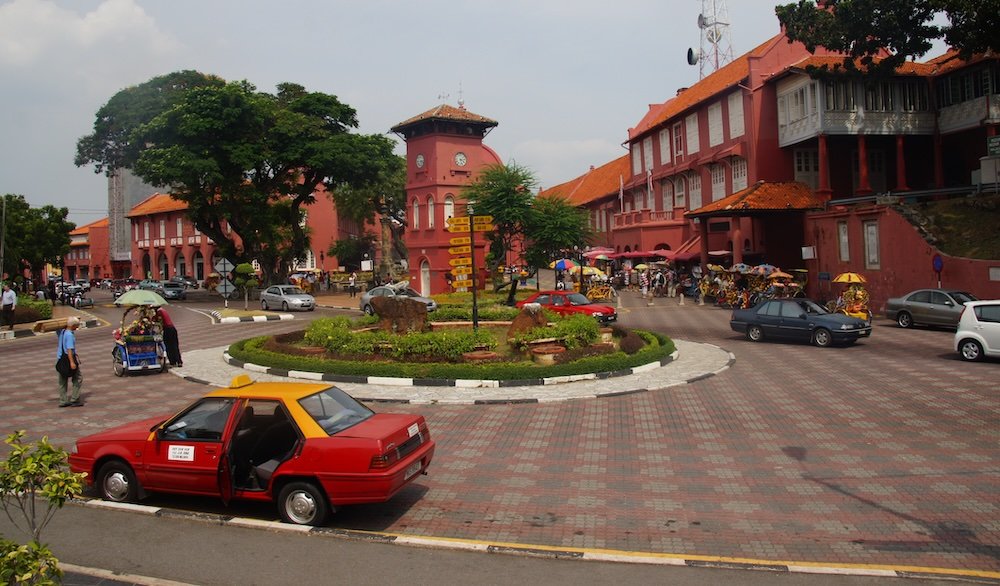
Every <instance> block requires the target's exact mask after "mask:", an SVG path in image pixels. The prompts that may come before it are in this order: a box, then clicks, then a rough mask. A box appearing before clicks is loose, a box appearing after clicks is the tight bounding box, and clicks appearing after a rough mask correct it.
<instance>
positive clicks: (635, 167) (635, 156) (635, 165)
mask: <svg viewBox="0 0 1000 586" xmlns="http://www.w3.org/2000/svg"><path fill="white" fill-rule="evenodd" d="M631 150H632V174H633V175H638V174H640V173H642V152H641V149H640V147H639V143H637V142H634V143H632V149H631Z"/></svg>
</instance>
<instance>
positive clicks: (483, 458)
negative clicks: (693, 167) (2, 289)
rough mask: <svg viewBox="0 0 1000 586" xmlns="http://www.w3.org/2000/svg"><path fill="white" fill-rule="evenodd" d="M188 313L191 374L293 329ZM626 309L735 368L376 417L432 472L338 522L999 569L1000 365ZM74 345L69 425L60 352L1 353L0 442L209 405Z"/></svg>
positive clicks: (94, 344)
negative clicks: (78, 379) (243, 344)
mask: <svg viewBox="0 0 1000 586" xmlns="http://www.w3.org/2000/svg"><path fill="white" fill-rule="evenodd" d="M195 309H198V307H197V306H196V305H194V304H191V305H187V306H185V305H178V306H177V307H172V308H171V315H172V316H173V317H174V321H175V322H177V324H178V327H179V329H180V331H181V343H182V348H183V349H184V350H185V352H192V356H193V352H194V351H195V350H198V349H208V348H217V347H219V346H221V345H223V344H224V343H226V342H228V341H232V340H235V339H238V338H241V337H246V336H250V335H259V334H267V333H277V332H285V331H291V330H294V329H300V328H301V327H303V325H304V320H302V319H300V316H297V318H296V319H295V320H293V321H290V322H280V321H274V322H264V323H252V324H236V325H214V326H211V325H208V324H209V322H208V320H207V318H206V317H205V316H204V315H202V314H201V313H198V312H196V311H195ZM620 311H621V321H622V323H624V324H625V325H634V326H642V327H648V328H652V329H656V330H658V331H663V332H666V333H667V334H669V335H671V336H672V337H675V338H678V339H680V340H687V341H691V342H697V343H707V344H712V345H715V346H718V347H720V348H722V349H723V350H725V351H728V352H732V353H733V354H734V355H735V357H736V359H735V362H734V363H733V364H732V366H731V367H730V368H728V369H725V370H722V371H721V372H719V373H718V374H717V375H715V376H710V377H707V378H704V379H700V380H696V381H694V382H691V383H690V384H683V385H676V386H666V384H660V385H651V386H650V387H649V388H650V390H649V392H644V393H635V394H628V395H624V396H619V397H607V398H599V399H576V400H566V401H557V402H540V403H535V404H490V405H450V404H436V405H427V404H409V405H381V406H380V405H375V408H376V409H377V410H382V411H385V410H392V411H403V412H417V413H421V414H423V415H425V416H426V417H427V419H428V422H429V424H430V427H431V430H432V434H433V435H434V437H435V439H436V441H437V442H438V446H439V447H438V452H437V455H436V457H435V461H434V463H433V464H432V466H431V469H430V475H429V476H427V477H425V478H423V479H421V480H419V481H418V482H417V483H415V484H414V485H411V486H410V487H409V488H407V489H406V490H404V491H403V492H402V493H401V494H400V495H398V497H397V498H395V499H394V500H393V501H391V502H389V503H384V504H380V505H366V506H357V507H347V508H344V509H342V510H340V511H339V512H338V513H337V515H335V517H334V518H333V521H332V523H333V525H334V526H335V527H338V528H344V529H357V530H368V531H391V532H393V533H400V534H406V535H415V536H436V537H445V538H464V539H472V540H489V541H492V542H510V543H519V544H526V545H532V544H534V545H546V546H564V547H579V548H598V549H609V550H616V551H634V552H649V553H670V554H678V555H704V556H721V557H727V558H736V559H754V560H773V561H786V562H816V563H821V564H828V565H852V564H863V565H878V566H892V567H904V568H914V569H918V568H947V569H955V570H978V571H992V572H997V571H1000V502H998V499H997V495H998V494H1000V391H998V385H997V381H998V380H1000V364H998V363H997V362H996V361H993V362H984V363H975V364H967V363H964V362H961V361H960V360H958V359H957V358H956V356H955V355H954V353H953V352H952V351H951V350H950V347H951V338H952V336H953V333H952V332H949V331H945V330H926V329H917V330H902V329H899V328H897V327H895V326H893V325H890V324H889V322H888V321H886V320H876V323H877V325H876V327H875V329H874V334H873V337H872V338H871V339H870V340H865V341H863V342H860V343H858V344H856V345H854V346H851V347H843V348H827V349H821V348H815V347H811V346H806V345H797V344H778V343H761V344H753V343H751V342H748V341H746V340H745V339H743V337H742V336H740V335H738V334H736V333H734V332H731V331H730V330H729V326H728V318H729V312H728V311H725V310H721V309H718V308H713V307H699V306H697V305H694V304H692V303H691V302H690V301H688V303H687V304H686V305H685V306H683V307H681V306H678V305H677V304H676V301H675V300H669V299H657V300H655V302H654V305H653V306H652V307H650V306H647V305H646V303H645V302H644V301H642V300H639V299H636V298H634V297H630V296H628V294H626V296H625V297H624V299H623V307H622V308H621V310H620ZM93 313H95V314H97V315H98V316H103V317H106V318H108V316H113V315H118V314H119V313H118V312H116V311H114V310H107V309H106V308H101V307H98V308H95V310H94V312H93ZM318 313H323V312H322V311H320V312H318ZM301 317H304V318H306V319H311V318H312V317H314V316H313V315H306V316H301ZM79 339H80V345H81V348H82V356H83V359H84V365H85V371H84V374H85V379H86V383H85V392H84V397H85V399H86V401H87V405H86V406H85V407H84V408H82V409H58V408H57V407H56V392H55V380H54V379H55V374H54V373H53V372H52V363H53V362H54V358H55V343H54V338H52V337H51V336H36V337H32V338H27V339H15V340H8V341H4V342H0V372H3V375H4V390H3V394H4V409H3V412H2V413H0V430H2V431H8V430H12V429H18V428H26V429H28V430H30V431H31V434H32V436H39V435H42V434H47V435H49V436H50V438H52V439H53V440H54V441H55V442H57V443H59V444H61V445H64V446H66V447H69V446H71V444H72V441H73V439H74V438H76V437H78V436H80V435H83V434H85V433H89V432H92V431H95V430H98V429H102V428H105V427H106V426H108V425H109V424H110V423H117V422H120V421H126V420H130V419H135V418H139V417H142V416H145V415H153V414H156V413H161V412H162V413H167V412H170V411H172V410H175V409H177V408H180V407H181V406H183V405H184V404H186V403H188V402H190V401H191V400H192V399H193V398H194V397H196V396H198V395H199V394H200V393H202V392H203V391H204V389H205V387H204V386H203V385H200V384H197V383H193V382H190V381H186V380H183V379H181V378H179V377H177V376H171V375H143V376H136V377H128V378H125V379H119V378H116V377H114V376H113V374H112V372H111V364H110V352H111V347H112V345H111V338H110V333H109V330H108V329H107V328H97V329H89V330H81V331H80V333H79ZM683 347H684V346H683V343H682V344H681V345H680V348H681V349H683ZM667 369H669V366H668V367H667ZM709 370H711V369H709ZM220 372H221V370H220ZM664 380H666V379H664ZM202 504H203V503H199V506H200V505H202ZM262 514H263V515H265V516H266V515H269V514H270V513H269V512H264V513H262Z"/></svg>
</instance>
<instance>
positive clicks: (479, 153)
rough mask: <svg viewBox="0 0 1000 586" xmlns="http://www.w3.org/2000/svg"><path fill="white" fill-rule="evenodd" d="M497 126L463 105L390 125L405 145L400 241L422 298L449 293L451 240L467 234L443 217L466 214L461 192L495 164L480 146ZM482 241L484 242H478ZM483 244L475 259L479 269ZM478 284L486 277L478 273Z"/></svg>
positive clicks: (488, 151) (495, 157)
mask: <svg viewBox="0 0 1000 586" xmlns="http://www.w3.org/2000/svg"><path fill="white" fill-rule="evenodd" d="M496 125H497V122H496V121H494V120H490V119H489V118H486V117H484V116H480V115H478V114H473V113H472V112H469V111H468V110H466V109H465V107H464V106H461V105H460V106H459V107H458V108H456V107H453V106H449V105H440V106H438V107H436V108H433V109H431V110H428V111H426V112H424V113H422V114H419V115H417V116H414V117H413V118H410V119H408V120H406V121H404V122H400V123H399V124H397V125H396V126H394V127H392V132H395V133H396V134H398V135H400V136H401V137H402V138H403V140H404V141H406V201H407V208H406V216H407V224H408V225H407V230H406V235H405V243H406V247H407V250H408V251H409V259H408V262H409V277H410V283H411V285H412V286H413V287H414V289H416V290H417V291H419V292H421V293H422V294H424V295H430V294H434V293H443V292H450V291H451V290H452V289H451V287H450V285H449V280H448V277H449V275H450V271H451V268H452V267H451V264H450V261H451V259H452V258H453V255H451V254H450V253H449V248H451V247H452V244H451V239H452V238H455V237H461V236H467V235H468V234H456V233H452V232H449V230H448V218H452V217H455V216H465V215H467V206H466V202H465V200H464V198H463V197H462V195H461V192H462V189H463V188H464V187H465V186H466V185H468V184H469V183H470V182H472V181H473V180H474V179H475V178H476V176H477V174H478V172H479V170H480V169H482V168H483V167H485V166H487V165H496V164H500V163H501V161H500V157H499V156H498V155H497V154H496V152H494V151H493V150H492V149H491V148H489V147H488V146H486V145H484V144H483V138H484V137H485V136H486V134H488V133H489V131H490V130H492V129H493V128H494V127H496ZM483 241H484V242H485V239H483ZM484 251H485V247H484V244H483V242H480V243H476V250H475V256H474V259H475V260H476V265H477V266H479V267H482V266H483V264H484V263H483V254H484ZM477 274H478V276H477V279H478V283H479V284H480V286H482V285H481V284H482V283H483V282H484V280H483V278H484V277H485V275H484V274H483V273H481V272H477Z"/></svg>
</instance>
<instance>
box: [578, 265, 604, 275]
mask: <svg viewBox="0 0 1000 586" xmlns="http://www.w3.org/2000/svg"><path fill="white" fill-rule="evenodd" d="M583 274H584V275H585V276H588V277H592V276H596V277H603V276H605V275H604V271H602V270H601V269H599V268H597V267H583Z"/></svg>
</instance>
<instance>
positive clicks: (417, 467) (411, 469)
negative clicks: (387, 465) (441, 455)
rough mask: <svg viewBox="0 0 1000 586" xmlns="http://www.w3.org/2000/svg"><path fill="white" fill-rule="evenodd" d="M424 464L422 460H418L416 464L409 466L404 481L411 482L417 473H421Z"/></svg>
mask: <svg viewBox="0 0 1000 586" xmlns="http://www.w3.org/2000/svg"><path fill="white" fill-rule="evenodd" d="M422 464H423V463H422V462H421V461H420V460H417V461H416V462H414V463H412V464H410V465H409V466H407V468H406V475H405V476H404V477H403V479H404V480H409V479H410V477H411V476H413V475H414V474H416V473H417V472H420V468H421V466H422Z"/></svg>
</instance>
